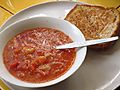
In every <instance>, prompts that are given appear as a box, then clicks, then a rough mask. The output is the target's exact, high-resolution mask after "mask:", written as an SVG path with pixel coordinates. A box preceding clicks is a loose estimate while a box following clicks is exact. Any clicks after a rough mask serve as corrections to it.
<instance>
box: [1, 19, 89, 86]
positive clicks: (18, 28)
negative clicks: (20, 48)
mask: <svg viewBox="0 0 120 90" xmlns="http://www.w3.org/2000/svg"><path fill="white" fill-rule="evenodd" d="M35 27H49V28H55V29H58V30H60V31H62V32H64V33H65V34H66V35H68V36H69V37H70V38H71V39H72V40H73V41H80V42H82V41H85V38H84V36H83V34H82V33H81V32H80V30H79V29H78V28H77V27H75V26H74V25H72V24H71V23H69V22H68V21H65V20H61V19H57V18H52V17H34V18H28V19H25V20H20V21H17V22H15V23H13V24H11V25H9V26H8V27H6V28H5V29H4V30H2V31H1V32H0V51H1V52H0V77H1V78H3V79H4V80H6V81H8V82H10V83H12V84H14V85H18V86H22V87H31V88H35V87H46V86H50V85H53V84H56V83H58V82H60V81H63V80H65V79H66V78H68V77H69V76H71V75H72V74H73V73H74V72H75V71H76V70H77V69H78V68H79V67H80V66H81V64H82V62H83V61H84V59H85V56H86V51H87V48H86V47H83V48H80V49H78V50H77V54H76V58H75V62H74V63H73V65H72V67H71V68H70V69H69V70H68V71H67V72H66V73H65V74H64V75H62V76H60V77H58V78H56V79H54V80H51V81H48V82H44V83H28V82H24V81H21V80H19V79H17V78H15V77H14V76H12V75H11V74H10V73H9V72H8V70H7V69H6V67H5V65H4V62H3V49H4V46H5V45H6V43H7V42H8V41H9V40H10V39H11V38H12V37H14V36H15V35H16V34H18V33H20V32H23V31H24V30H26V29H29V28H35Z"/></svg>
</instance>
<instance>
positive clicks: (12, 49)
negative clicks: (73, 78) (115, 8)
mask: <svg viewBox="0 0 120 90" xmlns="http://www.w3.org/2000/svg"><path fill="white" fill-rule="evenodd" d="M70 42H72V40H71V39H70V38H69V37H68V36H67V35H65V34H64V33H63V32H61V31H58V30H56V29H52V28H33V29H29V30H26V31H25V32H22V33H20V34H18V35H16V36H15V37H13V38H12V39H11V40H10V41H9V42H8V43H7V44H6V46H5V48H4V52H3V58H4V64H5V66H6V67H7V69H8V71H9V72H10V73H11V74H12V75H13V76H15V77H16V78H18V79H20V80H23V81H26V82H32V83H40V82H47V81H50V80H53V79H56V78H58V77H60V76H61V75H63V74H64V73H65V72H66V71H67V70H68V69H69V68H70V67H71V65H72V64H73V62H74V60H75V56H76V51H75V49H64V50H56V49H55V48H54V47H55V46H57V45H61V44H65V43H70Z"/></svg>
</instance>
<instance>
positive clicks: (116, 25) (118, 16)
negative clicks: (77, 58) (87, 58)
mask: <svg viewBox="0 0 120 90" xmlns="http://www.w3.org/2000/svg"><path fill="white" fill-rule="evenodd" d="M65 20H67V21H69V22H71V23H72V24H74V25H75V26H77V27H78V28H79V29H80V30H81V32H82V33H83V34H84V36H85V38H86V40H93V39H101V38H109V37H112V36H117V35H119V31H120V13H119V11H118V10H117V9H115V8H104V7H102V6H92V5H76V6H75V7H74V8H73V9H72V10H71V11H70V12H69V13H68V14H67V16H66V18H65ZM114 43H115V42H109V43H103V44H98V45H94V46H90V47H91V48H94V49H105V48H108V47H110V46H111V45H113V44H114Z"/></svg>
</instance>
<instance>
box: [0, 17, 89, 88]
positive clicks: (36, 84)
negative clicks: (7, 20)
mask: <svg viewBox="0 0 120 90" xmlns="http://www.w3.org/2000/svg"><path fill="white" fill-rule="evenodd" d="M34 18H51V19H56V20H61V21H62V22H65V23H68V24H69V25H70V26H72V27H74V28H75V29H78V28H77V27H76V26H75V25H73V24H71V23H70V22H68V21H66V20H63V19H59V18H55V17H49V16H43V17H42V16H37V17H30V18H25V19H21V20H18V21H16V22H14V23H12V24H10V25H8V26H7V27H6V28H4V29H3V30H2V31H0V34H2V33H3V32H5V30H7V29H9V28H10V27H12V26H14V25H15V24H19V23H20V22H22V21H26V20H29V19H34ZM78 30H79V29H78ZM79 32H80V34H81V37H82V40H83V41H85V37H84V35H83V34H82V32H81V31H80V30H79ZM81 49H83V53H84V55H83V56H82V57H83V58H82V59H83V60H82V62H81V63H79V65H76V68H75V70H73V71H72V72H71V73H69V74H68V75H67V76H65V77H64V78H60V77H61V76H64V75H65V73H67V72H68V71H69V70H70V69H69V70H67V71H66V72H65V73H64V74H63V75H61V76H60V77H57V78H56V79H54V80H50V81H48V82H44V83H29V82H25V83H29V84H31V85H29V86H26V85H24V84H23V85H20V84H19V83H16V82H12V81H8V80H7V79H6V78H4V76H1V75H0V77H1V78H2V79H4V80H5V81H7V82H9V83H11V84H14V85H17V86H22V87H28V88H38V87H47V86H51V85H54V84H57V83H59V82H61V81H63V80H65V79H67V78H69V77H70V76H71V75H72V74H74V73H75V72H76V71H77V70H78V68H79V67H80V66H81V64H82V63H83V62H84V60H85V56H86V53H87V47H83V48H81ZM75 61H76V59H75ZM73 65H74V64H73ZM73 65H72V66H73ZM72 66H71V67H72ZM71 67H70V68H71ZM12 76H13V75H12ZM15 78H16V77H15ZM59 78H60V79H59ZM16 79H17V78H16ZM17 80H19V79H17ZM19 81H21V80H19ZM22 82H24V81H22ZM46 83H47V84H46Z"/></svg>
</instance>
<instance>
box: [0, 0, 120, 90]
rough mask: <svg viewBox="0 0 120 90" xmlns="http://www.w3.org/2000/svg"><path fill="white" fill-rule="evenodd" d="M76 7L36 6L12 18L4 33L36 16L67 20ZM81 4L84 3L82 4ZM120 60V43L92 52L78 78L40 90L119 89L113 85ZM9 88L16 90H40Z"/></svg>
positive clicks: (62, 4) (74, 77)
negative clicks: (9, 28)
mask: <svg viewBox="0 0 120 90" xmlns="http://www.w3.org/2000/svg"><path fill="white" fill-rule="evenodd" d="M75 4H76V3H75V2H63V1H61V2H49V3H44V4H39V5H35V6H32V7H30V8H27V9H25V10H23V11H21V12H19V13H17V14H16V15H14V16H13V17H11V18H10V19H9V20H8V21H7V22H6V23H4V25H3V26H2V27H1V29H3V28H5V27H7V26H8V25H10V24H11V23H13V22H15V21H17V20H20V19H24V18H29V17H35V16H51V17H57V18H61V19H63V18H64V17H65V15H66V14H67V13H68V12H69V11H70V10H71V8H73V7H74V6H75ZM79 4H83V3H80V2H79ZM119 57H120V40H119V41H118V42H117V43H116V45H115V46H114V47H112V48H111V49H109V50H107V51H103V52H100V51H92V50H88V54H87V57H86V59H85V61H84V63H83V64H82V66H81V67H80V68H79V70H78V71H77V72H76V73H75V74H74V75H72V76H71V77H70V78H68V79H67V80H65V81H63V82H61V83H59V84H56V85H54V86H51V87H46V88H41V89H40V90H64V89H66V90H103V89H104V90H113V88H115V87H116V86H117V85H118V84H113V83H112V82H114V80H115V79H116V78H117V77H118V76H119V73H120V59H119ZM8 84H9V83H8ZM9 85H10V86H11V87H12V88H13V89H15V90H39V89H29V88H22V87H18V86H15V85H11V84H9ZM113 85H114V86H113Z"/></svg>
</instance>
